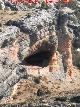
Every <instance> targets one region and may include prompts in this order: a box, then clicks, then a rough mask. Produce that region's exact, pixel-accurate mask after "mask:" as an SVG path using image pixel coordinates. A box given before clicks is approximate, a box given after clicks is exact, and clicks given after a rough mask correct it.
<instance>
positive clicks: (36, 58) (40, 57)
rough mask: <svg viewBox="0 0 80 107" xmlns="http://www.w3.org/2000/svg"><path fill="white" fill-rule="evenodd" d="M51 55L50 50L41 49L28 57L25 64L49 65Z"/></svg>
mask: <svg viewBox="0 0 80 107" xmlns="http://www.w3.org/2000/svg"><path fill="white" fill-rule="evenodd" d="M50 56H51V52H50V51H40V52H38V53H36V54H33V55H31V56H29V57H26V58H25V59H24V60H23V64H25V65H33V66H39V67H47V66H48V65H49V59H50Z"/></svg>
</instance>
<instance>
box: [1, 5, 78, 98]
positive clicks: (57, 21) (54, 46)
mask: <svg viewBox="0 0 80 107" xmlns="http://www.w3.org/2000/svg"><path fill="white" fill-rule="evenodd" d="M70 8H71V7H70V6H69V7H67V6H66V7H65V6H63V7H62V9H60V10H58V8H57V6H56V5H55V6H54V7H50V8H49V9H47V10H45V9H30V12H28V14H27V15H25V17H22V18H21V19H18V20H14V19H13V20H8V21H7V22H6V21H5V22H6V23H5V25H1V28H0V99H2V98H3V97H7V96H10V95H12V96H11V97H14V98H15V96H16V95H17V94H19V93H17V90H18V89H20V86H21V87H22V88H21V89H22V90H24V91H25V92H26V89H25V85H26V87H27V88H29V89H28V91H29V90H30V92H33V93H35V92H38V91H39V93H38V94H39V95H40V93H41V94H42V96H44V95H45V93H46V92H44V93H43V92H42V91H43V90H42V89H40V90H39V88H40V87H41V86H43V84H45V85H46V84H48V85H47V87H48V88H50V89H51V87H53V82H54V80H59V81H63V80H64V81H65V80H66V75H68V76H69V77H70V79H75V78H76V79H79V78H80V77H79V76H78V77H77V75H78V74H77V73H76V75H75V76H74V73H75V69H74V67H73V61H72V51H71V49H72V42H73V44H74V43H75V40H79V34H80V33H79V32H80V22H79V17H78V15H76V13H77V11H78V10H75V9H74V7H73V8H71V9H70ZM77 9H79V4H78V5H77ZM76 32H77V33H76ZM77 37H78V39H77ZM34 76H35V77H39V79H40V81H38V82H40V84H39V83H35V82H34V81H33V77H34ZM73 77H74V78H73ZM42 78H45V79H42ZM25 80H26V81H25ZM44 80H45V81H44ZM21 81H23V82H21ZM27 82H29V83H28V84H27ZM19 83H20V86H19V87H18V85H19ZM23 84H24V85H23ZM35 84H39V86H37V88H38V89H37V88H36V85H35ZM49 84H50V85H51V86H49ZM59 85H60V84H59ZM30 86H32V87H33V88H34V89H35V92H34V91H33V90H32V91H31V89H32V88H31V89H30ZM63 86H64V87H66V85H63ZM23 87H24V88H23ZM55 87H57V88H59V87H60V86H59V87H58V86H55ZM55 87H54V93H55ZM66 88H67V89H68V87H66ZM66 88H63V89H62V91H63V90H64V89H66ZM69 89H70V88H69ZM24 91H23V92H24ZM20 92H21V90H20ZM27 94H28V93H27ZM29 97H30V98H31V96H30V95H29Z"/></svg>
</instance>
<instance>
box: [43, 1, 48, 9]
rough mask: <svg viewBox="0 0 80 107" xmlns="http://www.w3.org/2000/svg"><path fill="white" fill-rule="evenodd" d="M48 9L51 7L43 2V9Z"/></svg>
mask: <svg viewBox="0 0 80 107" xmlns="http://www.w3.org/2000/svg"><path fill="white" fill-rule="evenodd" d="M48 8H49V6H48V5H47V4H46V3H45V2H44V1H43V2H42V3H41V9H45V10H47V9H48Z"/></svg>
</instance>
